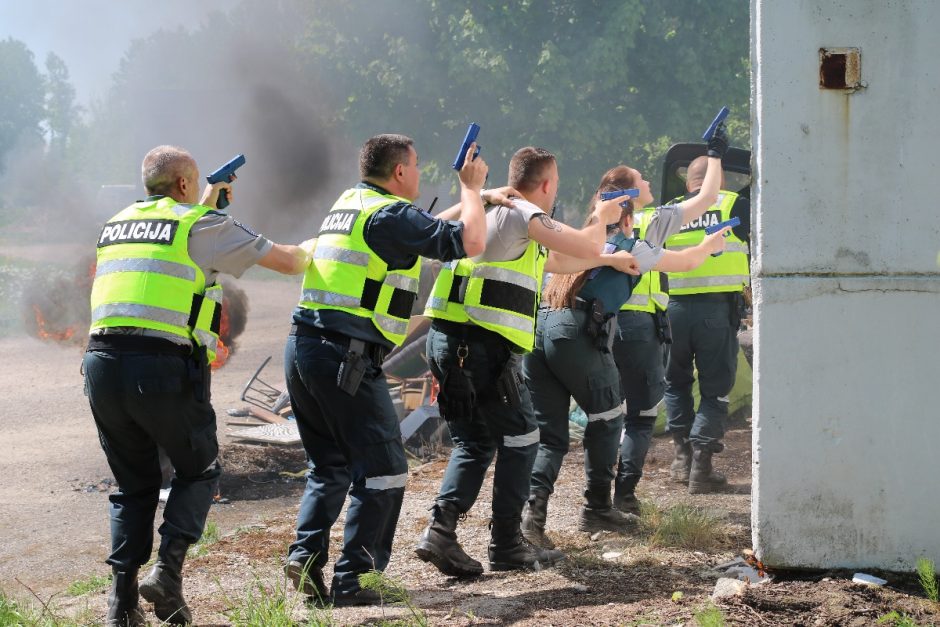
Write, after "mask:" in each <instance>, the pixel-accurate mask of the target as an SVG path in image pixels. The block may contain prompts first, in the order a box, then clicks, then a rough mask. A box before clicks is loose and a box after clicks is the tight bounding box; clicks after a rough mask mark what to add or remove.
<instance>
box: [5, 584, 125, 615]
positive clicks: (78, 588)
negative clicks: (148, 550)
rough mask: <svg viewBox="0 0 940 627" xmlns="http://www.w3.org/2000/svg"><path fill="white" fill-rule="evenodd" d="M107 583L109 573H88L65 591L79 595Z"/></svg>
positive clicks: (96, 589) (95, 590) (95, 589)
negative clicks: (102, 574) (103, 574)
mask: <svg viewBox="0 0 940 627" xmlns="http://www.w3.org/2000/svg"><path fill="white" fill-rule="evenodd" d="M109 585H111V576H110V575H108V576H105V577H102V576H101V575H89V576H88V577H86V578H85V579H79V580H78V581H73V582H72V583H70V584H69V587H68V588H66V590H65V592H66V593H67V594H68V595H69V596H73V597H80V596H82V595H83V594H88V593H89V592H97V591H99V590H101V589H103V588H107V587H108V586H109ZM0 624H2V623H0Z"/></svg>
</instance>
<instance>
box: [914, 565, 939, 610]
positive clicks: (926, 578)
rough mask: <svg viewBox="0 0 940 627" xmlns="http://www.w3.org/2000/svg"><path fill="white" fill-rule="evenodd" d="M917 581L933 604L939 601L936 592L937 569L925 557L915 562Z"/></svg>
mask: <svg viewBox="0 0 940 627" xmlns="http://www.w3.org/2000/svg"><path fill="white" fill-rule="evenodd" d="M917 579H918V580H919V581H920V587H921V588H923V590H924V594H925V595H926V596H927V598H928V599H930V600H931V601H933V602H934V603H936V602H938V601H940V593H938V590H937V569H936V567H935V566H934V563H933V560H931V559H927V558H926V557H922V558H920V559H919V560H917Z"/></svg>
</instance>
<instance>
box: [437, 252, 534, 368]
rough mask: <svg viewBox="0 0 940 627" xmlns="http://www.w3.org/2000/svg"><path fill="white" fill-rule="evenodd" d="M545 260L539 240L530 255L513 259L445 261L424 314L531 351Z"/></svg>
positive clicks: (527, 253) (526, 254)
mask: <svg viewBox="0 0 940 627" xmlns="http://www.w3.org/2000/svg"><path fill="white" fill-rule="evenodd" d="M545 260H546V256H545V253H544V251H543V250H542V248H541V246H539V244H538V242H535V241H533V240H529V244H528V246H527V247H526V249H525V252H524V253H523V254H522V255H521V256H520V257H519V258H517V259H513V260H510V261H486V262H481V263H473V262H472V261H470V260H469V259H460V260H459V261H451V262H448V263H445V264H444V265H443V266H442V267H441V271H440V274H438V275H437V280H436V281H435V282H434V287H433V289H432V290H431V297H430V298H429V299H428V302H427V306H426V307H425V309H424V315H425V316H428V317H431V318H439V319H441V320H450V321H452V322H464V323H465V322H472V323H473V324H476V325H478V326H481V327H483V328H484V329H489V330H490V331H493V332H495V333H498V334H499V335H501V336H503V337H504V338H506V339H507V340H509V341H510V342H512V343H513V344H515V345H516V346H518V347H519V348H521V349H522V350H524V351H527V352H528V351H531V350H532V347H533V346H534V344H535V312H536V310H537V309H538V303H539V297H540V296H541V291H542V271H543V270H544V268H545Z"/></svg>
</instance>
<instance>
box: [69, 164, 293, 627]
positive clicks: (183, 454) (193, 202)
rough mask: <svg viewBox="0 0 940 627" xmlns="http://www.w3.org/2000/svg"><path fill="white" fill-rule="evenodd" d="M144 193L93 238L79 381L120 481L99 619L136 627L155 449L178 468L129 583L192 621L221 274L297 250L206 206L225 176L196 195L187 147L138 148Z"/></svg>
mask: <svg viewBox="0 0 940 627" xmlns="http://www.w3.org/2000/svg"><path fill="white" fill-rule="evenodd" d="M142 177H143V183H144V187H145V189H146V190H147V193H148V194H149V197H148V198H147V199H146V200H142V201H139V202H136V203H134V204H133V205H131V206H129V207H127V208H126V209H124V210H123V211H121V212H120V213H118V214H117V215H115V216H114V217H113V218H111V219H110V220H108V222H107V223H106V224H105V225H104V228H103V229H102V231H101V235H100V236H99V238H98V247H97V266H96V270H95V279H94V284H93V286H92V292H91V308H92V312H91V331H90V337H89V341H88V348H87V352H86V353H85V356H84V360H83V370H84V373H85V390H86V393H87V395H88V400H89V402H90V404H91V411H92V414H93V415H94V419H95V424H96V425H97V427H98V434H99V439H100V440H101V446H102V448H103V449H104V452H105V455H106V457H107V459H108V464H109V465H110V466H111V470H112V472H113V473H114V478H115V479H116V480H117V484H118V490H117V491H116V492H115V493H113V494H112V495H111V496H110V497H109V500H110V501H111V511H110V517H111V547H112V548H111V555H110V556H109V557H108V559H107V563H108V564H111V567H112V569H113V575H112V587H111V593H110V596H109V598H108V616H107V624H108V625H143V624H144V617H143V613H142V611H141V609H140V606H139V603H138V585H137V573H138V569H139V568H140V566H141V565H143V564H145V563H146V562H147V561H148V560H149V559H150V552H151V548H152V543H153V520H154V515H155V512H156V509H157V501H158V496H159V491H160V485H161V478H162V475H161V471H160V462H159V458H158V453H157V450H158V447H161V448H162V449H163V450H164V451H165V452H166V454H167V455H168V456H169V458H170V460H171V461H172V463H173V467H174V468H175V469H176V477H175V478H174V479H173V483H172V491H171V492H170V498H169V500H168V501H167V503H166V507H165V509H164V511H163V524H162V525H161V526H160V529H159V532H160V536H161V541H160V549H159V552H158V556H157V562H156V564H155V565H154V566H153V569H152V570H151V571H150V573H149V574H148V575H147V576H146V578H145V579H143V580H142V581H141V583H140V594H142V595H143V597H144V598H145V599H147V600H148V601H151V602H153V606H154V613H155V614H156V615H157V618H159V619H160V620H161V621H166V622H168V623H169V624H174V625H177V624H179V625H182V624H184V623H189V622H191V621H192V616H191V613H190V611H189V608H188V607H187V606H186V602H185V600H184V599H183V591H182V567H183V560H184V559H185V557H186V550H187V549H188V547H189V545H190V544H192V543H194V542H196V541H197V540H199V538H200V537H201V536H202V531H203V526H204V524H205V521H206V515H207V514H208V511H209V506H210V505H211V502H212V497H213V496H214V495H215V493H216V486H217V483H218V477H219V473H220V467H219V464H218V461H217V460H216V455H217V454H218V442H217V440H216V422H215V412H214V411H213V409H212V405H211V404H210V402H209V363H210V362H211V361H212V360H213V359H214V358H215V351H216V346H217V342H218V333H219V320H220V314H221V311H220V310H221V303H222V291H221V287H220V286H219V285H218V284H216V278H217V276H218V274H219V273H222V272H224V273H227V274H231V275H234V276H236V277H237V276H241V274H242V273H243V272H244V271H245V270H246V269H247V268H249V267H250V266H252V265H254V264H256V263H257V264H259V265H262V266H264V267H266V268H271V269H273V270H276V271H278V272H282V273H285V274H298V273H300V272H301V271H303V268H304V267H305V265H306V264H307V262H308V257H307V253H306V252H305V251H304V250H303V249H301V248H300V247H297V246H285V245H280V244H274V243H272V242H271V241H269V240H267V239H266V238H264V237H262V236H260V235H256V234H255V233H253V232H251V231H250V230H249V229H248V228H247V227H245V226H243V225H241V224H240V223H238V222H236V221H235V220H233V219H232V218H231V217H230V216H228V215H226V214H225V213H222V212H221V211H218V210H216V209H214V207H215V205H216V202H217V199H218V197H219V193H220V192H221V191H223V190H224V191H226V192H227V193H229V194H230V193H231V185H229V184H228V183H216V184H214V185H212V186H211V187H207V188H206V189H205V191H204V193H203V194H202V199H201V201H199V204H197V200H199V169H198V168H197V166H196V162H195V161H194V160H193V158H192V156H191V155H190V154H189V153H188V152H186V151H185V150H182V149H181V148H176V147H173V146H159V147H157V148H154V149H153V150H151V151H150V152H148V153H147V155H146V156H145V157H144V161H143V165H142Z"/></svg>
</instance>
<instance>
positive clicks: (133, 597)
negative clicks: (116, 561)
mask: <svg viewBox="0 0 940 627" xmlns="http://www.w3.org/2000/svg"><path fill="white" fill-rule="evenodd" d="M104 624H105V625H107V627H143V626H144V625H146V624H147V621H146V620H145V619H144V611H143V610H142V609H140V598H139V597H138V596H137V569H136V568H133V569H129V570H118V569H117V568H112V570H111V593H110V594H109V595H108V616H107V618H106V619H105V621H104Z"/></svg>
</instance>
